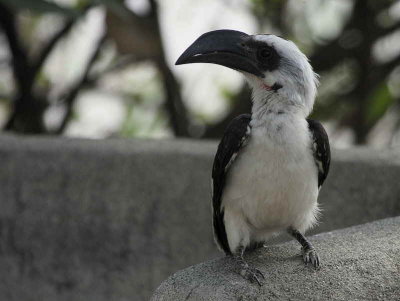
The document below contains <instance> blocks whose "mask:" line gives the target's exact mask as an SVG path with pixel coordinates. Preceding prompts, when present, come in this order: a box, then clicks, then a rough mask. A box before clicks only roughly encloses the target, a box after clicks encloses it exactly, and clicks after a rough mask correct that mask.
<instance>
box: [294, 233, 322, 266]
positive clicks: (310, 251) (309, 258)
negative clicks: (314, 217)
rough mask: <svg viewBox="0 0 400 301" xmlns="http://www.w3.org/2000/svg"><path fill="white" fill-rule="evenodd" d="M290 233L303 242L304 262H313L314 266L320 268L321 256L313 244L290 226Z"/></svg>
mask: <svg viewBox="0 0 400 301" xmlns="http://www.w3.org/2000/svg"><path fill="white" fill-rule="evenodd" d="M288 233H289V234H290V235H291V236H293V237H294V238H296V240H297V241H298V242H299V243H300V244H301V250H302V252H303V260H304V263H305V264H308V263H311V264H312V265H313V266H314V268H316V269H318V268H319V258H318V254H317V252H316V251H315V249H314V247H313V245H312V244H311V243H310V242H309V241H308V240H307V239H306V238H305V237H304V235H303V234H301V233H300V232H299V230H297V229H294V228H289V229H288Z"/></svg>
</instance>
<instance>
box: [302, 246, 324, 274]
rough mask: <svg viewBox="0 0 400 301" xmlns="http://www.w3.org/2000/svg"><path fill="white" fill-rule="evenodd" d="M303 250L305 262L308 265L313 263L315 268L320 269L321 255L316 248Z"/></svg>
mask: <svg viewBox="0 0 400 301" xmlns="http://www.w3.org/2000/svg"><path fill="white" fill-rule="evenodd" d="M302 251H303V260H304V263H305V264H306V265H307V264H308V263H311V264H312V265H313V267H314V268H315V269H318V268H319V267H320V262H319V257H318V254H317V252H316V251H315V249H308V250H304V249H302Z"/></svg>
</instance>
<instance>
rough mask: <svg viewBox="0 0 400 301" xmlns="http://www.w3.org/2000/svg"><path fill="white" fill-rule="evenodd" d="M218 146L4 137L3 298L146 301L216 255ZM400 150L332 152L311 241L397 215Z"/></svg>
mask: <svg viewBox="0 0 400 301" xmlns="http://www.w3.org/2000/svg"><path fill="white" fill-rule="evenodd" d="M216 147H217V144H216V143H215V142H203V141H202V142H200V141H193V140H192V141H191V140H140V139H135V140H122V139H109V140H101V141H96V140H92V141H91V140H81V139H65V138H55V137H25V136H24V137H17V136H12V135H0V158H1V161H0V162H1V163H0V164H1V168H0V208H1V210H0V286H1V287H0V300H85V301H90V300H96V301H102V300H127V299H129V300H132V296H134V299H136V300H147V299H148V298H149V297H150V296H151V294H152V292H153V291H154V290H155V289H156V287H158V286H159V285H160V283H161V282H162V281H163V280H164V279H166V278H167V277H168V276H169V275H171V274H172V273H174V272H176V271H178V270H180V269H183V268H185V267H187V266H190V265H193V264H196V263H200V262H203V261H206V260H209V259H212V258H216V257H218V256H220V253H219V252H218V251H217V249H216V247H215V245H214V242H213V238H212V229H211V213H210V195H211V191H210V173H211V166H212V160H213V156H214V153H215V151H216ZM399 183H400V152H399V150H394V149H392V150H384V151H375V150H371V149H364V148H361V149H353V150H350V151H334V152H333V161H332V167H331V173H330V175H329V177H328V179H327V181H326V184H325V185H324V187H323V188H322V190H321V196H320V202H321V207H322V209H323V215H322V218H321V221H320V224H319V225H318V226H317V227H316V228H315V229H314V230H313V231H314V232H313V233H316V232H323V231H329V230H333V229H338V228H343V227H346V226H351V225H356V224H360V223H365V222H369V221H373V220H376V219H381V218H385V217H390V216H396V215H400V185H399Z"/></svg>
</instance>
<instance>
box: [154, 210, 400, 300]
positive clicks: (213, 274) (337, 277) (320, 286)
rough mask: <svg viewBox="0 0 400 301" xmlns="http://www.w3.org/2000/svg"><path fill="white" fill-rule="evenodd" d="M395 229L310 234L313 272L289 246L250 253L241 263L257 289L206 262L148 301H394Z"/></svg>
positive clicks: (224, 261)
mask: <svg viewBox="0 0 400 301" xmlns="http://www.w3.org/2000/svg"><path fill="white" fill-rule="evenodd" d="M399 228H400V217H397V218H389V219H384V220H380V221H376V222H373V223H369V224H365V225H361V226H355V227H351V228H347V229H343V230H337V231H334V232H328V233H323V234H319V235H317V236H313V237H312V238H311V240H312V242H313V243H314V245H315V247H316V249H317V251H318V253H319V255H320V259H321V261H322V267H321V269H320V270H318V271H314V270H313V269H311V268H309V267H305V266H304V264H303V262H302V259H301V257H300V252H299V245H298V244H297V243H294V242H289V243H284V244H282V245H275V246H269V247H267V248H264V249H261V250H258V251H255V252H253V253H251V254H250V255H248V256H247V259H248V262H249V263H250V264H252V265H253V266H256V267H257V268H259V269H260V270H261V271H262V272H264V274H265V276H266V281H265V283H264V285H263V286H262V287H259V286H258V285H256V284H250V283H249V282H248V281H246V280H244V279H243V278H242V277H241V276H240V275H238V274H236V273H235V272H234V269H235V265H234V261H233V260H232V259H231V258H228V257H225V258H220V259H216V260H212V261H208V262H205V263H202V264H199V265H196V266H192V267H189V268H187V269H185V270H183V271H179V272H177V273H176V274H174V275H173V276H171V277H169V278H168V279H167V280H166V281H165V282H163V283H162V285H161V286H160V287H159V288H158V290H157V291H156V293H155V294H154V296H153V297H152V299H151V300H152V301H180V300H182V301H183V300H190V301H214V300H215V301H228V300H241V301H245V300H246V301H247V300H252V301H256V300H346V301H347V300H363V301H365V300H399V299H400V233H399Z"/></svg>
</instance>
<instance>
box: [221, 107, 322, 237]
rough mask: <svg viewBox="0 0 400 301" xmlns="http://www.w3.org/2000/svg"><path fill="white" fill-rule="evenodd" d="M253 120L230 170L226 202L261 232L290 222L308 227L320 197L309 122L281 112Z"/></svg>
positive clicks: (229, 207) (225, 206) (299, 227)
mask: <svg viewBox="0 0 400 301" xmlns="http://www.w3.org/2000/svg"><path fill="white" fill-rule="evenodd" d="M282 115H285V114H282ZM251 125H252V130H251V135H250V138H249V139H248V141H247V145H246V146H245V147H244V148H243V149H242V150H241V152H240V153H239V154H238V156H237V158H236V159H235V162H234V164H232V166H231V168H230V169H229V171H228V175H227V183H226V186H225V187H226V189H225V191H224V194H223V200H222V206H223V207H224V209H225V210H228V211H230V212H235V213H236V215H237V216H238V218H240V216H241V217H242V218H243V219H245V221H246V223H247V224H248V226H249V227H250V228H251V229H253V230H254V231H257V232H261V233H262V232H265V234H267V233H271V232H275V231H280V230H284V229H286V228H287V227H289V226H293V227H295V228H297V229H299V230H300V231H305V230H306V229H307V228H309V227H310V226H311V225H312V224H313V223H314V222H315V214H316V210H317V197H318V181H317V176H318V175H317V167H316V165H315V161H314V158H313V155H312V152H311V151H310V148H311V136H310V133H309V130H308V125H307V121H306V120H305V119H304V118H288V116H279V117H278V118H276V116H275V118H273V119H272V118H271V120H270V121H269V120H268V119H265V120H264V121H263V123H262V124H256V123H255V122H253V121H252V124H251ZM269 213H270V214H269Z"/></svg>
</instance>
